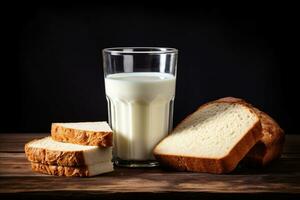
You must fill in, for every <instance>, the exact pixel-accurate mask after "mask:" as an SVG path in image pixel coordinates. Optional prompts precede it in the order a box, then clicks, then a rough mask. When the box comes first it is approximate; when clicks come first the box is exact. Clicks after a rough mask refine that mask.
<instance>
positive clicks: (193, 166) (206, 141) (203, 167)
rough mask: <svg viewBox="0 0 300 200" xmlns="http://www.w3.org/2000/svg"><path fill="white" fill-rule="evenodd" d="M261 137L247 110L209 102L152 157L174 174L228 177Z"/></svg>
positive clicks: (254, 116) (242, 106)
mask: <svg viewBox="0 0 300 200" xmlns="http://www.w3.org/2000/svg"><path fill="white" fill-rule="evenodd" d="M261 137H262V129H261V123H260V119H259V116H258V115H257V114H256V113H255V111H254V110H253V109H252V108H251V107H249V106H248V105H247V104H245V103H243V102H238V103H233V102H218V101H213V102H210V103H207V104H205V105H203V106H201V107H200V108H199V109H198V110H196V112H194V113H192V114H191V115H190V116H188V117H187V118H186V119H184V120H183V121H182V122H181V123H180V124H179V125H178V126H177V127H176V128H175V129H174V130H173V132H172V134H170V135H169V136H167V137H166V138H165V139H163V140H162V141H161V142H160V143H159V144H158V145H157V146H156V147H155V148H154V151H153V153H154V156H155V157H156V159H157V160H158V161H159V162H160V163H161V164H162V165H164V166H168V167H171V168H174V169H176V170H180V171H184V170H186V171H194V172H208V173H218V174H220V173H229V172H231V171H233V170H234V169H235V168H236V166H237V165H238V163H239V162H240V161H241V160H242V159H243V158H244V156H245V155H246V154H247V153H248V152H249V150H250V149H251V148H252V147H253V146H254V145H255V144H256V143H257V142H258V141H259V140H260V139H261Z"/></svg>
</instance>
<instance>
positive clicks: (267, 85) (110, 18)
mask: <svg viewBox="0 0 300 200" xmlns="http://www.w3.org/2000/svg"><path fill="white" fill-rule="evenodd" d="M288 13H289V11H288V10H286V9H285V8H283V7H281V5H279V6H277V7H275V8H273V7H272V8H271V7H269V6H268V7H262V6H249V5H243V6H240V7H238V8H234V7H229V6H227V7H223V8H222V7H220V8H214V7H205V8H204V7H201V6H197V5H173V6H170V5H158V4H156V5H127V4H121V5H113V4H107V5H100V4H83V5H82V4H73V5H60V6H58V5H38V4H36V5H30V6H29V5H25V4H23V5H19V6H18V7H16V6H14V7H13V9H11V10H8V11H7V14H6V17H5V21H6V23H5V25H7V26H6V32H7V33H8V34H7V37H6V38H5V40H6V43H8V44H9V45H8V46H9V49H10V50H11V51H9V52H10V53H9V55H8V57H7V58H6V59H8V62H9V66H10V70H9V73H11V74H10V76H7V77H6V79H2V81H3V80H5V81H3V83H2V86H4V90H3V91H4V93H3V94H5V95H2V100H3V101H4V102H5V103H4V104H2V105H3V110H2V116H4V117H3V118H4V120H2V123H1V126H0V132H48V131H49V130H50V124H51V122H58V121H61V122H67V121H94V120H106V119H107V109H106V100H105V92H104V81H103V70H102V58H101V49H103V48H105V47H117V46H155V47H157V46H158V47H160V46H162V47H175V48H178V49H179V63H178V77H177V89H176V98H175V111H174V112H175V113H174V124H177V123H178V122H179V121H180V120H181V119H183V118H184V116H186V115H187V114H188V113H190V112H192V111H193V110H194V109H196V108H197V107H198V106H199V105H200V104H202V103H204V102H207V101H210V100H213V99H216V98H219V97H224V96H235V97H241V98H244V99H246V100H248V101H249V102H251V103H252V104H254V105H256V106H257V107H259V108H261V109H262V110H264V111H266V112H267V113H269V114H270V115H271V116H272V117H274V118H275V119H276V120H277V121H278V122H279V123H280V125H281V126H282V127H283V128H284V129H285V130H286V132H287V133H288V134H291V133H292V134H297V132H295V131H294V129H293V127H294V123H296V122H295V120H296V119H295V117H294V116H295V115H296V111H295V109H293V108H294V105H295V104H294V103H297V102H296V101H297V99H296V93H297V90H292V89H291V88H292V87H295V83H296V81H295V79H294V78H293V77H295V72H296V70H295V69H294V68H293V67H294V66H293V65H289V64H287V62H286V61H287V58H286V57H284V54H286V52H287V51H288V49H287V46H286V44H287V43H289V41H290V39H291V37H292V36H291V33H292V32H293V31H292V30H291V29H290V27H289V26H290V25H291V24H292V26H295V25H296V24H293V21H291V18H289V16H288V15H287V14H288ZM12 69H13V70H12ZM15 70H17V71H15ZM4 78H5V77H4ZM296 88H297V87H296Z"/></svg>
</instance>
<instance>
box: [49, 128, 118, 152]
mask: <svg viewBox="0 0 300 200" xmlns="http://www.w3.org/2000/svg"><path fill="white" fill-rule="evenodd" d="M51 136H52V139H53V140H56V141H59V142H68V143H73V144H81V145H91V146H102V147H109V146H112V143H113V142H112V140H113V132H112V130H111V128H110V127H109V125H108V124H107V123H106V122H79V123H52V127H51Z"/></svg>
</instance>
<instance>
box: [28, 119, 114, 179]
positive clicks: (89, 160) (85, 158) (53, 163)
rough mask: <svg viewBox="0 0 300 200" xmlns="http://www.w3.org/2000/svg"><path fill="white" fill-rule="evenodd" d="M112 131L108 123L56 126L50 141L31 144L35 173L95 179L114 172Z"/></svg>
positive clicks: (29, 147)
mask: <svg viewBox="0 0 300 200" xmlns="http://www.w3.org/2000/svg"><path fill="white" fill-rule="evenodd" d="M111 146H112V130H111V129H110V127H109V126H108V124H107V123H106V122H82V123H53V124H52V128H51V137H45V138H42V139H37V140H33V141H30V142H28V143H27V144H26V145H25V154H26V156H27V158H28V160H29V161H30V162H31V167H32V170H33V171H36V172H40V173H45V174H51V175H58V176H80V177H85V176H95V175H98V174H102V173H106V172H111V171H113V164H112V162H111V160H112V147H111Z"/></svg>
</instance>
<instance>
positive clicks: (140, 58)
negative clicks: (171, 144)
mask: <svg viewBox="0 0 300 200" xmlns="http://www.w3.org/2000/svg"><path fill="white" fill-rule="evenodd" d="M103 66H104V78H105V92H106V98H107V103H108V118H109V124H110V126H111V127H112V129H113V131H114V151H113V152H114V162H115V164H116V165H118V166H126V167H154V166H157V165H158V162H157V161H155V158H154V157H153V154H152V150H153V148H154V147H155V145H156V144H158V142H159V141H160V140H162V139H163V138H164V137H166V136H167V134H168V133H169V131H170V130H171V129H172V121H173V104H174V97H175V83H176V67H177V49H174V48H156V47H120V48H107V49H104V50H103Z"/></svg>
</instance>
